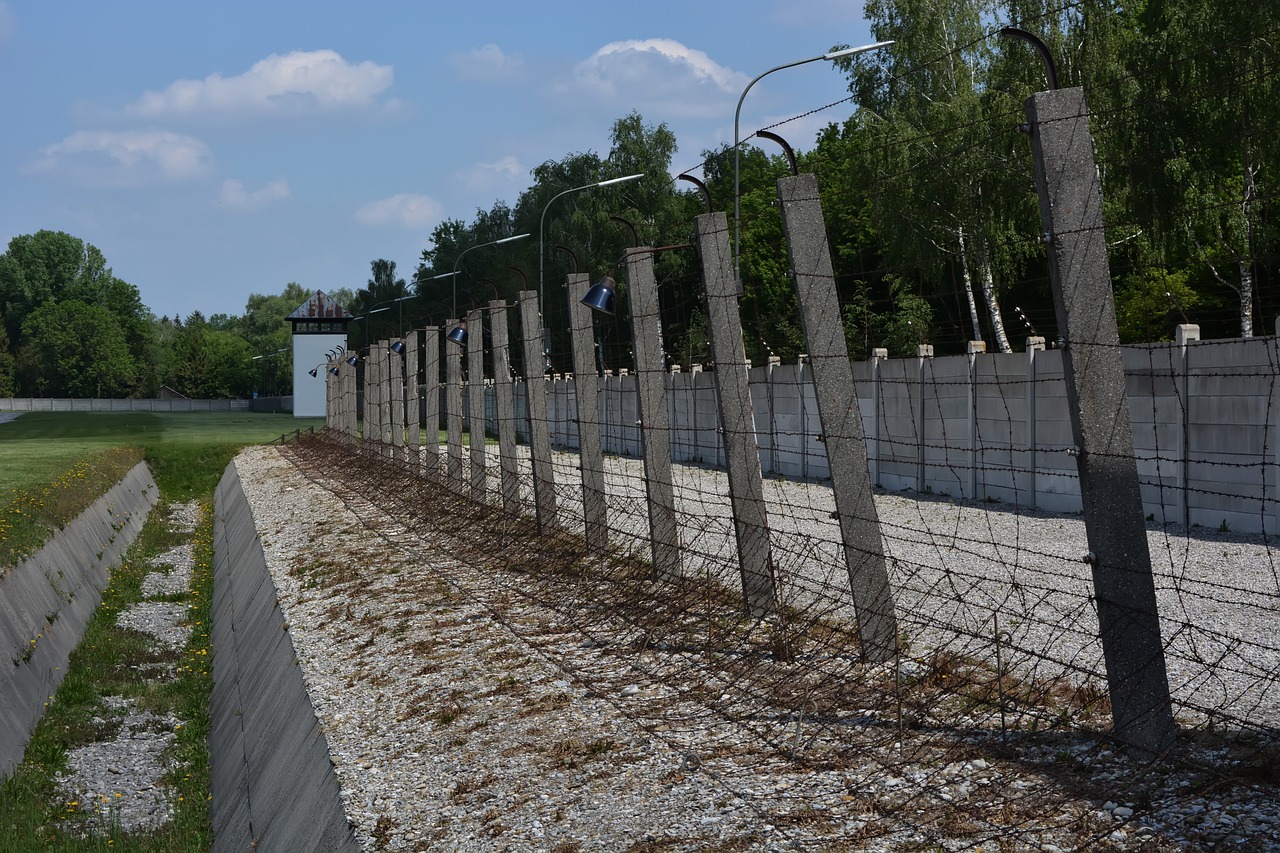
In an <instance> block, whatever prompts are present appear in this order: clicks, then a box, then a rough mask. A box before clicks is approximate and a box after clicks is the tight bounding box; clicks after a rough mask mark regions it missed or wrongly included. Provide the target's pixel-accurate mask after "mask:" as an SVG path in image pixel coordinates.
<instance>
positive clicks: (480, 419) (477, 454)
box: [467, 308, 488, 503]
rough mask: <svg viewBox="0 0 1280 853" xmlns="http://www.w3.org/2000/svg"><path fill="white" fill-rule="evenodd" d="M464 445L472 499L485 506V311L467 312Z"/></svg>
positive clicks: (477, 309) (486, 478)
mask: <svg viewBox="0 0 1280 853" xmlns="http://www.w3.org/2000/svg"><path fill="white" fill-rule="evenodd" d="M467 445H468V447H469V448H470V450H471V499H472V500H473V501H476V502H477V503H484V501H485V490H486V486H487V480H488V477H487V476H486V474H485V458H484V312H483V311H482V310H481V309H479V308H476V309H475V310H473V311H470V312H468V313H467Z"/></svg>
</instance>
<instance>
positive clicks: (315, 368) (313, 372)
mask: <svg viewBox="0 0 1280 853" xmlns="http://www.w3.org/2000/svg"><path fill="white" fill-rule="evenodd" d="M319 372H320V368H319V367H313V368H311V369H310V370H308V371H307V373H310V374H311V378H312V379H314V378H315V377H316V374H317V373H319Z"/></svg>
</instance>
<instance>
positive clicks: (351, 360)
mask: <svg viewBox="0 0 1280 853" xmlns="http://www.w3.org/2000/svg"><path fill="white" fill-rule="evenodd" d="M359 363H360V356H358V355H356V354H355V353H352V354H351V355H349V356H347V364H349V365H351V366H352V367H355V366H356V365H357V364H359Z"/></svg>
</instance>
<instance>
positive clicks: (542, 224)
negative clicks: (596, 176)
mask: <svg viewBox="0 0 1280 853" xmlns="http://www.w3.org/2000/svg"><path fill="white" fill-rule="evenodd" d="M643 177H644V173H643V172H641V173H640V174H638V175H626V176H624V177H621V178H610V179H609V180H607V181H596V182H595V183H594V184H583V185H582V186H580V187H570V188H569V189H567V190H564V191H562V192H559V193H557V194H555V195H554V196H552V197H551V201H549V202H547V204H546V206H545V207H543V208H542V217H541V218H540V219H539V220H538V307H539V309H541V307H542V290H543V284H544V278H543V258H544V257H546V238H545V236H544V235H545V234H546V227H547V211H548V210H550V209H551V205H553V204H555V203H556V200H557V199H559V198H563V197H564V196H567V195H568V194H569V193H576V192H581V191H582V190H590V189H595V188H596V187H608V186H612V185H613V184H623V183H626V182H628V181H638V180H640V179H641V178H643Z"/></svg>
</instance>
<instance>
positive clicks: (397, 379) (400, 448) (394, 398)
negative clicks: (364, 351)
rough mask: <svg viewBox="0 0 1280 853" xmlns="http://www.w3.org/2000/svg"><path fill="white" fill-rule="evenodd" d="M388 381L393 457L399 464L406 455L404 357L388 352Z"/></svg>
mask: <svg viewBox="0 0 1280 853" xmlns="http://www.w3.org/2000/svg"><path fill="white" fill-rule="evenodd" d="M387 365H388V368H389V369H388V370H387V374H388V376H387V380H388V385H389V388H390V391H391V419H390V420H391V455H392V456H393V457H394V458H395V459H396V461H398V462H403V461H404V459H405V453H404V397H405V394H404V356H403V355H400V354H399V353H396V352H393V351H391V350H388V351H387Z"/></svg>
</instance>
